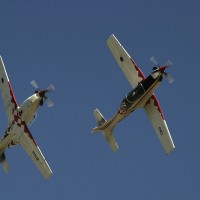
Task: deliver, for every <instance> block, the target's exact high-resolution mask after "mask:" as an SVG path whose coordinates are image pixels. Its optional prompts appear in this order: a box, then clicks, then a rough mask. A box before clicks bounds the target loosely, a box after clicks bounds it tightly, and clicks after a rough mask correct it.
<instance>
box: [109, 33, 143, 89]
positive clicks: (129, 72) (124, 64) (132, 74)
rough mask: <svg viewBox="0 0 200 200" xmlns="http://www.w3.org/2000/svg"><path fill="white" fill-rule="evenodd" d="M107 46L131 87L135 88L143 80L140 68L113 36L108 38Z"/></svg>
mask: <svg viewBox="0 0 200 200" xmlns="http://www.w3.org/2000/svg"><path fill="white" fill-rule="evenodd" d="M107 45H108V47H109V48H110V51H111V52H112V54H113V56H114V57H115V59H116V61H117V63H118V64H119V66H120V68H121V70H122V71H123V73H124V75H125V76H126V78H127V79H128V81H129V83H130V84H131V86H132V87H133V88H134V87H136V86H137V85H138V83H139V82H140V81H142V80H143V79H144V78H145V76H144V74H143V73H142V71H141V70H140V68H139V67H138V66H137V64H136V63H135V62H134V61H133V60H132V58H131V57H130V55H129V54H128V53H127V52H126V50H125V49H124V47H123V46H122V45H121V44H120V42H119V41H118V40H117V38H116V37H115V36H114V35H111V36H110V37H109V38H108V40H107Z"/></svg>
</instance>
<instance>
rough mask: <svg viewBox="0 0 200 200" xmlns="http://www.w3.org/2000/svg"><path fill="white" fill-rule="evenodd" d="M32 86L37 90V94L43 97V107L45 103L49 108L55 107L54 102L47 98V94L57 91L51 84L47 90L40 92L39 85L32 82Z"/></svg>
mask: <svg viewBox="0 0 200 200" xmlns="http://www.w3.org/2000/svg"><path fill="white" fill-rule="evenodd" d="M30 84H31V85H32V86H33V87H34V88H35V89H37V90H36V93H38V94H39V95H40V96H41V97H42V102H41V105H42V104H43V101H44V102H45V103H46V104H47V106H48V107H52V106H53V105H54V103H53V101H51V99H49V98H48V97H47V96H46V93H48V92H52V91H54V90H55V87H54V86H53V85H52V84H50V85H49V86H48V87H47V89H44V90H40V89H39V87H38V84H37V83H36V81H34V80H33V81H31V82H30Z"/></svg>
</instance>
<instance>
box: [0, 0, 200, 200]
mask: <svg viewBox="0 0 200 200" xmlns="http://www.w3.org/2000/svg"><path fill="white" fill-rule="evenodd" d="M199 7H200V3H199V1H197V0H192V1H186V0H184V1H178V0H174V1H172V0H169V1H159V0H152V1H148V0H132V1H128V0H123V1H119V0H116V1H114V0H113V1H110V0H101V1H92V0H86V1H75V0H73V1H72V0H69V1H64V0H60V1H55V0H48V1H47V0H43V1H37V0H36V1H25V0H20V1H2V2H1V7H0V24H1V31H0V54H1V55H2V57H3V60H4V63H5V66H6V69H7V73H8V75H9V78H10V82H11V84H12V87H13V90H14V93H15V96H16V99H17V101H18V103H19V104H21V103H22V102H23V101H24V100H25V99H26V98H27V97H28V96H30V95H32V94H33V92H34V89H33V88H32V86H31V85H30V84H29V82H30V81H31V80H33V79H34V80H36V81H37V82H38V84H39V85H40V87H41V88H43V87H46V86H48V85H49V84H50V83H53V84H54V86H55V87H56V90H55V92H54V93H51V94H49V97H50V98H51V99H52V100H53V101H54V103H55V106H54V107H53V108H51V109H48V108H47V107H46V106H43V107H41V109H40V110H39V111H38V117H37V120H36V121H35V123H34V124H33V125H32V126H31V127H30V130H31V132H32V134H33V135H34V137H35V139H36V141H37V143H38V145H39V146H40V148H41V150H42V152H43V154H44V155H45V157H46V159H47V161H48V163H49V165H50V166H51V168H52V170H53V172H54V174H53V176H52V177H51V178H50V179H49V180H45V179H44V178H43V177H42V175H41V174H40V172H39V171H38V170H37V169H36V167H35V166H34V164H33V163H32V161H31V160H30V158H29V157H28V156H27V155H26V153H25V151H24V150H23V149H22V148H21V147H20V146H17V147H16V148H13V149H9V150H8V151H7V152H6V155H7V160H8V162H9V165H10V172H9V173H8V174H5V173H4V171H3V169H0V180H1V189H0V192H1V199H8V198H9V199H16V200H18V199H20V200H23V199H29V200H32V199H35V198H39V199H42V198H45V199H49V200H51V199H55V198H56V199H71V200H76V199H95V200H100V199H115V200H121V199H138V200H140V199H147V198H148V199H162V200H168V199H171V200H177V199H181V200H186V199H187V200H188V199H199V198H200V191H199V186H200V144H199V141H200V129H199V111H200V110H199V99H200V94H199V73H200V67H199V63H200V62H199V58H200V54H199V52H200V39H199V35H200V14H199ZM112 33H114V34H115V35H116V37H117V38H118V39H119V41H120V42H121V43H122V44H123V45H124V47H125V49H126V50H127V51H128V52H129V54H130V55H131V56H132V58H133V59H134V60H135V61H136V63H137V64H138V66H139V67H140V68H141V70H142V71H143V73H144V74H145V75H148V74H149V73H151V70H152V64H151V62H150V61H149V58H150V57H151V56H152V55H153V56H154V57H155V58H156V59H157V60H158V62H159V63H160V64H161V65H162V64H164V63H165V62H166V60H168V59H171V60H172V62H173V64H174V65H173V67H171V68H169V69H168V72H169V73H170V74H172V75H173V76H174V78H175V82H174V83H173V84H171V85H170V84H168V82H167V81H163V83H162V84H161V86H160V88H158V90H157V91H156V96H157V97H158V99H159V101H160V104H161V107H162V110H163V112H164V115H165V118H166V121H167V124H168V127H169V129H170V132H171V135H172V137H173V140H174V143H175V145H176V149H175V151H174V152H173V153H172V154H171V155H169V156H166V155H165V153H164V151H163V149H162V147H161V145H160V143H159V140H158V139H157V137H156V134H155V132H154V130H153V128H152V126H151V124H150V122H149V121H148V118H147V116H146V114H145V113H144V111H143V110H138V111H137V112H135V113H133V114H132V115H131V116H129V117H128V118H126V119H125V120H124V121H123V122H122V123H121V124H119V125H118V126H117V127H116V129H115V136H116V139H117V142H118V145H119V148H120V149H119V151H118V152H117V153H113V152H112V151H111V149H110V148H109V146H108V145H107V143H106V142H105V141H104V138H103V137H102V135H101V134H96V135H92V134H91V133H90V131H91V129H92V128H93V127H94V126H96V123H95V120H94V118H93V115H92V112H93V110H94V109H95V108H96V107H98V108H99V109H100V111H101V112H102V113H103V114H104V116H105V118H107V119H109V118H110V117H112V116H113V115H114V113H115V112H116V111H117V109H118V106H119V105H120V103H121V100H122V99H123V98H124V96H125V94H126V93H128V92H129V91H130V90H131V86H130V85H129V83H128V81H127V80H126V78H125V77H124V75H123V73H122V72H121V71H120V68H119V66H118V65H117V62H116V61H115V60H114V57H113V56H112V54H111V53H110V51H109V49H108V47H107V46H106V40H107V38H108V37H109V36H110V35H111V34H112ZM0 110H1V112H0V128H1V133H2V135H3V133H4V131H5V129H6V126H7V118H6V115H5V111H4V108H3V103H2V100H1V101H0Z"/></svg>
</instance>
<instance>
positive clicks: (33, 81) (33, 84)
mask: <svg viewBox="0 0 200 200" xmlns="http://www.w3.org/2000/svg"><path fill="white" fill-rule="evenodd" d="M30 84H31V85H32V86H33V87H34V88H36V89H38V85H37V83H36V81H35V80H32V81H31V82H30Z"/></svg>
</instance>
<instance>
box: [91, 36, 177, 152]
mask: <svg viewBox="0 0 200 200" xmlns="http://www.w3.org/2000/svg"><path fill="white" fill-rule="evenodd" d="M107 45H108V47H109V49H110V50H111V53H112V54H113V56H114V58H115V59H116V61H117V63H118V64H119V66H120V68H121V70H122V72H123V73H124V75H125V76H126V78H127V79H128V81H129V83H130V85H131V86H132V88H133V89H132V90H131V91H130V92H129V93H128V94H127V95H126V97H125V98H124V99H123V101H122V102H121V105H120V107H119V109H118V111H117V113H116V114H115V115H114V116H113V117H112V118H111V119H110V120H108V121H107V120H106V119H105V118H104V116H103V115H102V114H101V112H100V111H99V110H98V109H97V108H96V109H95V110H94V112H93V114H94V117H95V119H96V122H97V124H98V126H97V127H95V128H93V129H92V132H93V133H97V132H100V131H101V132H102V133H103V136H104V137H105V139H106V141H107V142H108V143H109V145H110V147H111V148H112V150H113V151H114V152H116V151H117V150H118V149H119V147H118V144H117V142H116V140H115V136H114V133H113V129H114V128H115V126H116V125H117V124H118V123H119V122H120V121H122V120H123V119H124V118H126V117H127V116H128V115H129V114H131V113H132V112H134V111H135V110H137V109H138V108H144V110H145V112H146V114H147V116H148V118H149V120H150V122H151V123H152V125H153V128H154V130H155V132H156V134H157V136H158V138H159V140H160V142H161V144H162V146H163V148H164V151H165V152H166V154H167V155H168V154H170V152H171V151H172V150H173V149H175V145H174V143H173V140H172V137H171V134H170V132H169V129H168V126H167V123H166V121H165V118H164V115H163V112H162V110H161V107H160V104H159V102H158V99H157V98H156V96H155V94H154V91H155V90H156V89H157V88H158V86H159V85H160V83H161V82H162V80H163V78H164V77H167V78H168V79H169V82H173V77H172V76H170V75H169V74H168V73H167V72H166V71H165V70H166V68H168V66H170V65H171V64H172V63H171V62H170V61H169V62H168V63H167V64H166V65H164V66H159V65H158V64H157V62H156V60H155V59H154V58H153V57H152V58H151V60H152V62H154V64H155V65H156V66H155V67H154V68H153V72H152V73H151V74H150V75H149V76H147V77H146V78H145V76H144V74H143V73H142V71H141V70H140V69H139V67H138V66H137V64H136V63H135V61H134V60H133V59H132V58H131V57H130V55H129V54H128V53H127V51H126V50H125V49H124V47H123V46H122V45H121V44H120V42H119V41H118V39H117V38H116V37H115V35H114V34H112V35H111V36H110V37H109V38H108V40H107Z"/></svg>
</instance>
